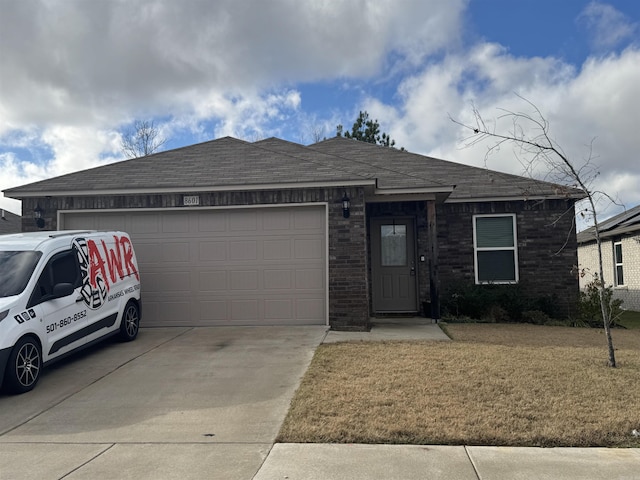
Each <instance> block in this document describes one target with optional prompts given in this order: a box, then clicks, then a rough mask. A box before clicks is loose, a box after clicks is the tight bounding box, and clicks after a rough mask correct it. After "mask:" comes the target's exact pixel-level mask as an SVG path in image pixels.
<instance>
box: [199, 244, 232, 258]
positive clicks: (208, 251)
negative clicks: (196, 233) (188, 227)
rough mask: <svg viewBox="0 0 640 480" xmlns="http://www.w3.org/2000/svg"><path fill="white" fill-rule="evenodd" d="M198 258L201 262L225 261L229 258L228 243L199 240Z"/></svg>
mask: <svg viewBox="0 0 640 480" xmlns="http://www.w3.org/2000/svg"><path fill="white" fill-rule="evenodd" d="M198 259H199V260H200V261H201V262H224V261H225V260H227V243H226V242H199V243H198Z"/></svg>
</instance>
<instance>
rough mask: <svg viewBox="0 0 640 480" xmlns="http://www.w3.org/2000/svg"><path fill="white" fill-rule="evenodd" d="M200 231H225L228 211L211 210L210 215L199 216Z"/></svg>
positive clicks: (198, 226)
mask: <svg viewBox="0 0 640 480" xmlns="http://www.w3.org/2000/svg"><path fill="white" fill-rule="evenodd" d="M196 222H197V228H198V230H197V231H198V232H201V233H211V232H224V231H226V230H227V213H226V211H215V210H214V211H211V212H209V214H208V215H198V216H197V220H196Z"/></svg>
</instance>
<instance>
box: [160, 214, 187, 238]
mask: <svg viewBox="0 0 640 480" xmlns="http://www.w3.org/2000/svg"><path fill="white" fill-rule="evenodd" d="M160 218H161V222H162V233H186V234H188V233H189V230H190V228H189V216H188V215H163V216H161V217H160Z"/></svg>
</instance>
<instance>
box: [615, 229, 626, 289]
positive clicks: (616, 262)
mask: <svg viewBox="0 0 640 480" xmlns="http://www.w3.org/2000/svg"><path fill="white" fill-rule="evenodd" d="M617 245H620V253H621V254H622V262H620V263H618V259H617V258H616V246H617ZM618 267H622V279H623V281H624V251H623V250H622V241H620V240H619V241H617V242H613V278H614V285H615V286H616V287H624V286H625V285H624V283H620V282H619V281H618Z"/></svg>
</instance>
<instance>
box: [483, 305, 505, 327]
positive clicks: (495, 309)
mask: <svg viewBox="0 0 640 480" xmlns="http://www.w3.org/2000/svg"><path fill="white" fill-rule="evenodd" d="M486 320H487V323H505V322H509V321H511V317H510V316H509V313H508V312H507V311H506V310H505V309H504V308H502V307H501V306H500V305H492V306H491V307H490V308H489V313H488V314H487V316H486Z"/></svg>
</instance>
